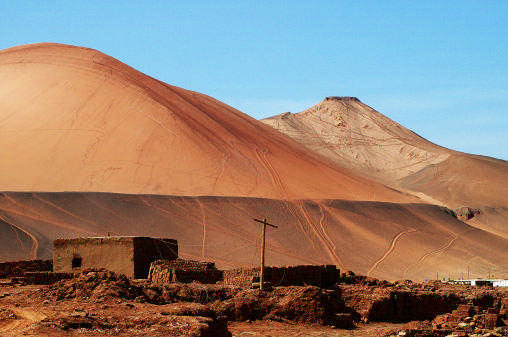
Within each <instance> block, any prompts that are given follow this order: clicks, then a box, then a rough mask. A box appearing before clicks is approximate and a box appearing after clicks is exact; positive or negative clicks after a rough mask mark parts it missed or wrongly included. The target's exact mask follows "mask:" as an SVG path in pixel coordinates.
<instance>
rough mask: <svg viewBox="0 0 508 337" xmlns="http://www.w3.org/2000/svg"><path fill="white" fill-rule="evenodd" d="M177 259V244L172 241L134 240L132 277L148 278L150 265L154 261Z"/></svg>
mask: <svg viewBox="0 0 508 337" xmlns="http://www.w3.org/2000/svg"><path fill="white" fill-rule="evenodd" d="M177 258H178V242H177V241H176V240H173V239H160V238H149V237H135V238H134V277H135V278H148V272H149V269H150V264H151V263H152V262H153V261H156V260H169V261H171V260H175V259H177Z"/></svg>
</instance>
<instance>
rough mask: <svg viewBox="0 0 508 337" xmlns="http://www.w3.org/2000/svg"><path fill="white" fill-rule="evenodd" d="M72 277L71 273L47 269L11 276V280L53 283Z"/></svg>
mask: <svg viewBox="0 0 508 337" xmlns="http://www.w3.org/2000/svg"><path fill="white" fill-rule="evenodd" d="M73 277H74V274H73V273H53V272H49V271H37V272H27V273H24V274H23V276H17V277H13V278H12V281H13V282H15V283H21V284H53V283H55V282H58V281H60V280H67V279H71V278H73Z"/></svg>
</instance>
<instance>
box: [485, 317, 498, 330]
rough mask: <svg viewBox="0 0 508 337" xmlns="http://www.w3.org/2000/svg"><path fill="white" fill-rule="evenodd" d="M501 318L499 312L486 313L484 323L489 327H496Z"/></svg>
mask: <svg viewBox="0 0 508 337" xmlns="http://www.w3.org/2000/svg"><path fill="white" fill-rule="evenodd" d="M498 320H499V315H498V314H485V317H484V319H483V324H484V326H485V328H487V329H494V328H495V327H496V326H497V322H498Z"/></svg>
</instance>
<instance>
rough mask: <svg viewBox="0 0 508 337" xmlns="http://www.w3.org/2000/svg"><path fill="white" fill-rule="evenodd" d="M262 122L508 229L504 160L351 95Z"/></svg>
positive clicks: (498, 229) (342, 161) (489, 225)
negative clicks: (444, 143)
mask: <svg viewBox="0 0 508 337" xmlns="http://www.w3.org/2000/svg"><path fill="white" fill-rule="evenodd" d="M263 122H264V123H266V124H268V125H271V126H272V127H274V128H275V129H277V130H279V131H281V132H283V133H285V134H287V135H289V136H290V137H292V138H293V139H295V140H297V141H299V142H300V143H301V144H303V145H305V146H306V147H307V148H309V149H312V150H314V151H316V152H317V153H319V154H321V155H323V156H325V157H327V158H329V159H331V160H333V161H334V162H335V163H337V164H338V165H340V166H343V167H346V168H349V169H351V170H353V171H354V172H357V173H362V174H363V175H364V176H366V177H369V178H371V179H374V180H377V181H380V182H383V183H385V184H388V185H390V186H393V187H394V188H398V189H401V190H407V191H409V192H413V193H415V195H419V196H420V197H421V198H422V200H425V201H426V202H429V203H435V204H442V205H446V206H448V207H450V208H454V209H455V208H458V207H461V206H468V207H472V208H479V209H480V210H481V211H482V215H483V217H482V219H483V221H482V222H483V224H484V225H485V226H484V228H485V229H491V230H493V232H495V233H497V234H503V235H507V234H508V227H507V226H506V219H507V218H506V217H504V218H502V219H501V218H500V217H499V213H500V212H501V213H502V212H505V211H503V209H505V208H507V207H508V162H506V161H503V160H499V159H495V158H489V157H482V156H476V155H470V154H466V153H461V152H457V151H453V150H450V149H447V148H444V147H441V146H439V145H436V144H433V143H431V142H429V141H427V140H426V139H424V138H422V137H420V136H419V135H417V134H415V133H413V132H412V131H410V130H408V129H406V128H405V127H403V126H402V125H400V124H398V123H396V122H394V121H393V120H391V119H389V118H387V117H386V116H384V115H382V114H381V113H379V112H377V111H376V110H374V109H372V108H371V107H369V106H367V105H365V104H363V103H362V102H360V101H359V100H358V99H356V98H353V97H329V98H327V99H325V100H324V101H322V102H320V103H319V104H317V105H316V106H314V107H312V108H310V109H308V110H305V111H302V112H300V113H297V114H291V113H284V114H281V115H278V116H274V117H271V118H267V119H264V120H263ZM493 208H495V209H497V211H496V214H494V212H493ZM505 214H506V213H505ZM490 215H492V216H490ZM500 220H501V221H500ZM507 237H508V236H507Z"/></svg>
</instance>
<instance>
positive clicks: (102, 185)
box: [0, 44, 410, 201]
mask: <svg viewBox="0 0 508 337" xmlns="http://www.w3.org/2000/svg"><path fill="white" fill-rule="evenodd" d="M0 78H1V79H2V81H1V82H0V134H1V137H0V151H1V152H2V156H1V159H0V160H1V162H0V170H1V174H0V190H4V191H94V192H117V193H118V192H120V193H145V194H146V193H149V194H171V195H230V196H257V197H276V198H347V199H355V200H391V201H399V200H400V201H403V200H410V199H409V198H407V197H404V196H403V195H402V194H400V193H398V192H395V191H393V190H390V189H388V188H386V187H384V186H382V185H380V184H378V183H375V182H373V181H369V180H366V179H363V178H361V177H359V176H358V175H356V174H354V173H352V172H350V171H348V170H344V169H341V168H339V167H337V166H335V165H333V164H331V163H329V162H327V161H326V160H325V159H323V158H320V157H318V156H316V155H315V154H313V153H312V152H311V151H309V150H307V149H305V148H303V147H301V146H300V145H299V144H298V143H296V142H294V141H293V140H291V139H290V138H289V137H285V136H283V135H281V134H280V133H278V132H276V131H274V130H273V129H272V128H270V127H267V126H266V125H264V124H263V123H260V122H258V121H256V120H255V119H253V118H251V117H249V116H247V115H246V114H243V113H241V112H240V111H237V110H235V109H233V108H231V107H230V106H227V105H225V104H223V103H221V102H219V101H217V100H215V99H213V98H211V97H209V96H206V95H203V94H199V93H196V92H192V91H188V90H184V89H181V88H177V87H174V86H170V85H168V84H165V83H163V82H160V81H157V80H155V79H153V78H150V77H148V76H146V75H144V74H142V73H140V72H138V71H136V70H134V69H132V68H130V67H128V66H126V65H125V64H123V63H121V62H119V61H118V60H116V59H113V58H111V57H109V56H107V55H104V54H102V53H100V52H98V51H95V50H92V49H86V48H78V47H73V46H66V45H58V44H36V45H27V46H21V47H15V48H10V49H6V50H3V51H0Z"/></svg>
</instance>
